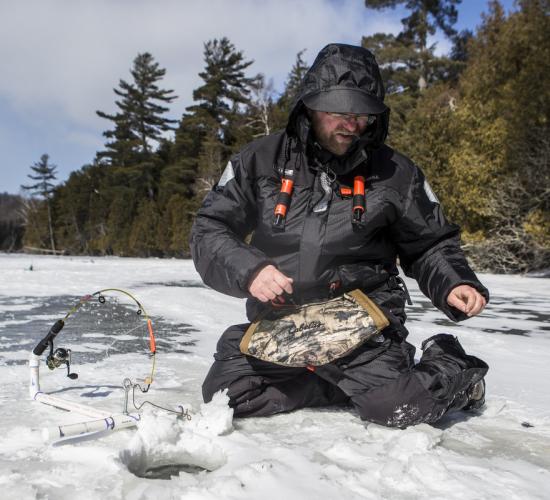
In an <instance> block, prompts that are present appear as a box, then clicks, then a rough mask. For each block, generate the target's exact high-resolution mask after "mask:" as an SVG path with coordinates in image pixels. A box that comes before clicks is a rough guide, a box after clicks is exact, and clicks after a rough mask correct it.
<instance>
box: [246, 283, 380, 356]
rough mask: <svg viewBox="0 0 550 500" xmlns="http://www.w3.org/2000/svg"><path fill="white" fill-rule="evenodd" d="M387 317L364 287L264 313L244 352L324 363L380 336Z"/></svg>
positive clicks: (250, 330) (249, 332)
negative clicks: (314, 301)
mask: <svg viewBox="0 0 550 500" xmlns="http://www.w3.org/2000/svg"><path fill="white" fill-rule="evenodd" d="M388 324H389V321H388V319H387V318H386V316H385V315H384V313H383V312H382V311H381V310H380V309H379V307H378V306H377V305H376V304H375V303H374V302H373V301H372V300H370V299H369V298H368V297H367V296H366V295H365V294H364V293H363V292H361V291H360V290H353V291H352V292H349V293H346V294H344V295H342V296H340V297H337V298H335V299H331V300H328V301H326V302H317V303H313V304H305V305H302V306H283V307H281V308H280V309H274V310H269V311H267V312H266V313H264V314H262V315H260V317H259V318H257V319H256V320H255V321H254V322H253V323H252V324H251V325H250V326H249V327H248V329H247V330H246V332H245V334H244V336H243V338H242V340H241V343H240V349H241V352H242V353H243V354H246V355H248V356H253V357H255V358H258V359H261V360H263V361H269V362H270V363H277V364H279V365H284V366H292V367H304V366H320V365H324V364H326V363H330V362H331V361H333V360H335V359H338V358H341V357H343V356H345V355H346V354H348V353H350V352H351V351H352V350H353V349H355V348H356V347H359V346H360V345H361V344H362V343H363V342H365V341H367V340H369V339H371V338H372V337H374V336H376V335H378V334H379V333H380V332H381V331H382V330H383V329H384V328H385V327H386V326H388Z"/></svg>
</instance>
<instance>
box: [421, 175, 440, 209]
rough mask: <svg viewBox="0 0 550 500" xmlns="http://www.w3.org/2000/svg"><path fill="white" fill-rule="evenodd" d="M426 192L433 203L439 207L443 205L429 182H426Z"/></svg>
mask: <svg viewBox="0 0 550 500" xmlns="http://www.w3.org/2000/svg"><path fill="white" fill-rule="evenodd" d="M424 191H426V196H427V197H428V199H429V200H430V201H431V202H432V203H437V204H438V205H441V203H439V200H438V198H437V196H436V195H435V193H434V192H433V190H432V188H431V186H430V184H429V183H428V181H427V180H424Z"/></svg>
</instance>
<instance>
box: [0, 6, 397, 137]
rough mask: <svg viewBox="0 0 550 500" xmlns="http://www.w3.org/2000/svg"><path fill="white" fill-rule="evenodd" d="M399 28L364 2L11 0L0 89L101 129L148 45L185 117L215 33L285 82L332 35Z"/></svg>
mask: <svg viewBox="0 0 550 500" xmlns="http://www.w3.org/2000/svg"><path fill="white" fill-rule="evenodd" d="M399 28H400V23H399V19H398V16H397V15H396V13H395V12H394V11H391V10H390V11H387V12H383V13H382V12H373V11H367V10H366V9H365V8H364V3H363V2H362V1H360V0H356V1H346V0H340V1H334V0H239V1H230V0H201V1H200V2H196V1H187V0H179V1H178V0H159V1H155V2H153V1H147V0H133V1H130V0H94V1H88V0H25V1H21V2H8V1H7V0H3V1H0V74H2V78H1V79H0V97H2V98H3V100H4V102H5V101H8V102H9V103H10V106H11V107H12V111H13V112H15V113H17V114H19V115H21V116H22V119H23V120H27V121H29V122H31V121H32V122H33V124H34V126H44V127H47V126H49V124H50V123H51V121H52V120H56V121H66V122H67V123H68V124H69V125H70V124H72V125H73V126H75V127H83V128H84V129H87V131H88V132H90V131H94V130H95V131H99V130H102V129H104V128H105V125H106V124H105V122H104V121H103V120H101V119H100V118H98V117H96V116H95V110H96V109H102V110H106V111H112V110H113V109H114V97H115V96H114V94H113V92H112V88H113V87H116V86H117V84H118V80H119V78H124V79H128V78H129V73H128V70H129V68H130V66H131V63H132V60H133V58H134V57H135V56H136V55H137V53H138V52H144V51H149V52H151V53H152V54H153V56H154V57H155V58H156V60H157V61H158V62H159V63H160V65H161V66H162V67H165V68H166V69H167V77H166V79H165V81H164V85H165V86H166V87H169V88H173V89H174V90H175V92H176V94H177V95H178V96H179V99H178V100H177V101H175V102H174V103H173V105H172V114H173V115H174V116H176V117H177V116H179V115H180V114H181V112H182V111H183V110H184V108H185V106H187V105H189V104H191V101H192V90H193V88H196V87H197V86H198V85H199V84H200V79H199V77H198V73H199V71H201V70H202V67H203V55H202V51H203V43H204V42H205V41H206V40H208V39H211V38H216V37H217V38H219V37H222V36H227V37H228V38H229V39H230V40H231V41H232V42H233V43H234V44H235V46H236V47H237V48H238V49H239V50H242V51H243V52H244V54H245V57H246V58H247V59H254V60H255V63H254V64H253V65H252V66H251V67H250V72H251V73H256V72H262V73H264V74H265V75H266V76H267V77H268V78H274V81H275V85H276V86H277V87H279V88H280V87H281V85H282V83H283V82H284V79H285V77H286V75H287V73H288V71H289V70H290V67H291V65H292V64H293V62H294V58H295V55H296V53H297V52H298V51H299V50H301V49H302V48H307V52H306V55H305V57H306V59H307V60H308V61H309V62H311V60H312V59H313V57H314V56H315V54H316V53H317V52H318V51H319V50H320V49H321V48H322V47H323V46H324V45H325V44H327V43H329V42H333V41H336V42H347V43H359V42H360V39H361V36H363V35H365V34H369V33H373V32H375V31H392V32H397V31H398V30H399ZM82 134H86V132H82ZM77 136H79V134H75V137H77ZM80 137H82V135H80Z"/></svg>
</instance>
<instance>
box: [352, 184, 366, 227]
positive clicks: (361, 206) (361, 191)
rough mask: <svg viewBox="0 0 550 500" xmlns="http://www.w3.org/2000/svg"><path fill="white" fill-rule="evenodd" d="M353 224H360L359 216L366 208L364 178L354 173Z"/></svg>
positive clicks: (361, 215)
mask: <svg viewBox="0 0 550 500" xmlns="http://www.w3.org/2000/svg"><path fill="white" fill-rule="evenodd" d="M352 210H353V221H352V222H353V224H360V223H361V217H363V213H364V212H365V210H366V201H365V178H364V177H363V176H362V175H356V176H355V178H354V179H353V209H352Z"/></svg>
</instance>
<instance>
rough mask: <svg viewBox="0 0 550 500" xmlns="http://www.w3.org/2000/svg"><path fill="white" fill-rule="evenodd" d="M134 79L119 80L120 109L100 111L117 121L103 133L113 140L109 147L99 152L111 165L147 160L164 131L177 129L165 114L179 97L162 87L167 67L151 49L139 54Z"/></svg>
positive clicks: (135, 61) (105, 116)
mask: <svg viewBox="0 0 550 500" xmlns="http://www.w3.org/2000/svg"><path fill="white" fill-rule="evenodd" d="M130 73H131V75H132V79H133V81H132V82H130V83H128V82H126V81H125V80H120V82H119V88H115V89H113V90H114V92H115V94H116V95H117V96H118V97H119V98H120V99H118V100H116V101H115V103H116V106H117V108H118V109H119V111H118V112H117V113H116V114H114V115H111V114H108V113H105V112H103V111H97V114H98V116H100V117H101V118H105V119H107V120H110V121H112V122H113V123H114V126H115V127H114V129H113V130H108V131H106V132H104V134H103V135H104V136H105V137H107V138H108V139H112V140H111V141H110V142H107V143H106V144H105V146H106V148H107V150H106V151H102V152H99V153H98V158H99V159H106V160H107V161H108V163H109V164H111V165H119V166H128V165H131V164H133V163H136V162H139V161H140V160H143V159H148V158H150V156H151V152H152V151H151V148H152V145H153V144H156V143H158V142H159V141H160V140H161V139H162V134H163V133H164V132H167V131H170V130H174V128H173V127H172V125H171V124H173V123H176V120H171V119H168V118H166V117H165V116H163V115H164V114H165V113H166V112H167V111H168V108H167V107H166V106H164V104H168V103H171V102H172V101H173V100H174V99H176V97H177V96H175V95H174V94H173V90H166V89H162V88H160V87H159V86H158V82H159V81H160V80H162V78H164V75H165V74H166V70H165V69H163V68H160V67H159V64H158V63H157V62H155V61H154V58H153V56H152V55H151V54H149V53H148V52H145V53H143V54H138V55H137V57H136V58H135V59H134V62H133V66H132V69H131V70H130Z"/></svg>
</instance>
